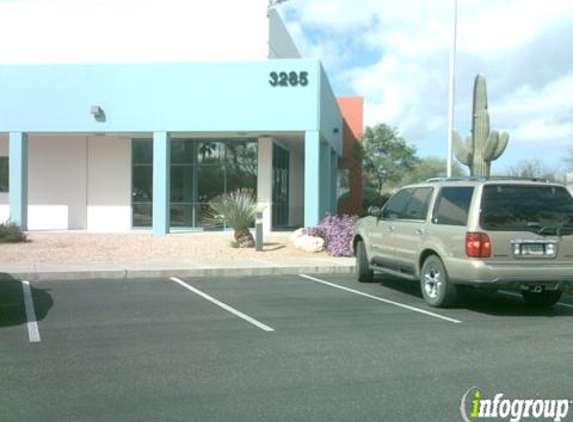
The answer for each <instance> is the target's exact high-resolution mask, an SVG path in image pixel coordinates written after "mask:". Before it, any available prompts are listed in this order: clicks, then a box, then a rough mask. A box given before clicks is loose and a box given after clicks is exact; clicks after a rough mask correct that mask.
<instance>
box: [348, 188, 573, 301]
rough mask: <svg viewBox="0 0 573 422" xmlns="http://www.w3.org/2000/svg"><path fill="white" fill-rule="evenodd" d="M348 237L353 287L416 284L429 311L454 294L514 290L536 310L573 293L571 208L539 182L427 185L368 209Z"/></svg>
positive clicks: (567, 199)
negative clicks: (398, 281)
mask: <svg viewBox="0 0 573 422" xmlns="http://www.w3.org/2000/svg"><path fill="white" fill-rule="evenodd" d="M369 214H370V216H368V217H364V218H362V219H360V220H359V221H358V223H357V225H356V228H355V233H354V237H353V241H352V243H353V250H354V254H355V256H356V272H357V277H358V280H359V281H363V282H367V281H372V279H373V273H374V271H381V272H384V273H388V274H391V275H394V276H398V277H402V278H406V279H412V280H420V285H421V289H422V294H423V296H424V299H425V300H426V302H427V303H428V304H430V305H431V306H436V307H446V306H451V305H452V304H454V303H455V300H456V297H457V293H458V290H459V286H461V285H466V286H473V287H480V288H486V289H489V290H497V289H504V290H518V291H520V292H521V293H522V295H523V297H524V299H525V300H526V301H527V302H529V303H531V304H533V305H536V306H551V305H553V304H555V303H556V302H557V301H558V300H559V298H560V297H561V294H562V292H563V291H565V290H572V289H573V198H572V197H571V194H570V193H569V191H568V190H567V189H566V188H565V187H564V186H562V185H559V184H555V183H547V182H544V181H538V180H512V179H492V178H490V179H488V180H485V179H431V180H428V181H427V182H425V183H420V184H416V185H411V186H406V187H404V188H402V189H400V190H399V191H398V192H396V193H395V194H394V195H393V196H392V197H391V198H390V199H389V200H388V202H387V203H386V204H385V205H384V207H383V208H381V209H380V208H376V207H372V208H371V209H370V210H369Z"/></svg>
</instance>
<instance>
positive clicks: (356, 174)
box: [337, 97, 364, 214]
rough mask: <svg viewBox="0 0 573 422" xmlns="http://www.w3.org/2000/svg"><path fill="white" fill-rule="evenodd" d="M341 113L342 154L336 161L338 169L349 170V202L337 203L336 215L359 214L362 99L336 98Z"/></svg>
mask: <svg viewBox="0 0 573 422" xmlns="http://www.w3.org/2000/svg"><path fill="white" fill-rule="evenodd" d="M337 101H338V107H339V108H340V112H341V113H342V118H343V129H342V137H343V144H344V153H343V156H342V159H340V160H339V161H338V168H339V169H348V170H350V200H349V201H348V202H346V201H338V214H360V211H361V209H362V130H363V125H364V98H362V97H338V98H337Z"/></svg>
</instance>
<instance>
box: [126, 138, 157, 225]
mask: <svg viewBox="0 0 573 422" xmlns="http://www.w3.org/2000/svg"><path fill="white" fill-rule="evenodd" d="M131 154H132V155H131V158H132V192H131V200H132V225H133V227H151V224H152V221H153V141H151V139H134V140H133V141H132V144H131Z"/></svg>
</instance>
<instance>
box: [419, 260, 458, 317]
mask: <svg viewBox="0 0 573 422" xmlns="http://www.w3.org/2000/svg"><path fill="white" fill-rule="evenodd" d="M420 287H421V289H422V295H423V296H424V300H425V301H426V302H427V303H428V305H430V306H434V307H436V308H445V307H448V306H452V305H453V304H454V303H455V301H456V299H457V291H456V286H455V285H454V284H453V283H452V282H451V281H450V279H449V277H448V273H447V272H446V268H445V267H444V263H443V262H442V260H441V259H440V258H439V257H437V256H436V255H430V256H429V257H428V258H426V260H425V261H424V264H423V265H422V271H421V273H420Z"/></svg>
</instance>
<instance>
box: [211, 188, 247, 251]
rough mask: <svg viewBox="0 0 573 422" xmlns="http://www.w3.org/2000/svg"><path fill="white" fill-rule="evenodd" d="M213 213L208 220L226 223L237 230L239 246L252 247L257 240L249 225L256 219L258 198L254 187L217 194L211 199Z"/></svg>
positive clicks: (215, 222)
mask: <svg viewBox="0 0 573 422" xmlns="http://www.w3.org/2000/svg"><path fill="white" fill-rule="evenodd" d="M209 206H210V207H211V210H212V213H211V215H210V216H209V217H208V220H209V221H210V222H211V223H213V224H221V223H223V222H224V223H226V224H227V225H228V226H231V227H232V228H233V229H234V230H235V242H236V244H237V246H238V247H239V248H252V247H254V246H255V240H254V239H253V235H252V233H251V232H250V231H249V226H251V225H252V224H253V222H254V221H255V216H256V212H257V199H256V197H255V193H254V192H253V189H247V188H243V189H237V190H235V191H233V192H228V193H224V194H221V195H219V196H216V197H215V198H213V199H212V200H210V201H209Z"/></svg>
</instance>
